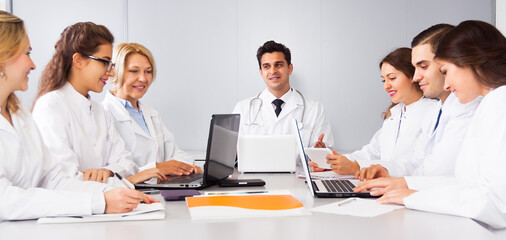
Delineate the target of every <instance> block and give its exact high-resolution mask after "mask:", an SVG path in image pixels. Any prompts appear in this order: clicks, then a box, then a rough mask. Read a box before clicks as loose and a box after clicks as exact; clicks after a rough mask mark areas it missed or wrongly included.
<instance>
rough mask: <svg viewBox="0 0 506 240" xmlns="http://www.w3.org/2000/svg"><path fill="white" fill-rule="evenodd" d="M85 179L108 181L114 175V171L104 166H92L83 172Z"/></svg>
mask: <svg viewBox="0 0 506 240" xmlns="http://www.w3.org/2000/svg"><path fill="white" fill-rule="evenodd" d="M83 175H84V176H83V181H96V182H102V183H107V178H109V177H112V176H113V173H112V172H111V171H110V170H107V169H104V168H99V169H96V168H90V169H88V170H86V171H84V172H83Z"/></svg>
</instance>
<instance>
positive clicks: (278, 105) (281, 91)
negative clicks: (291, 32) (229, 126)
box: [234, 41, 334, 147]
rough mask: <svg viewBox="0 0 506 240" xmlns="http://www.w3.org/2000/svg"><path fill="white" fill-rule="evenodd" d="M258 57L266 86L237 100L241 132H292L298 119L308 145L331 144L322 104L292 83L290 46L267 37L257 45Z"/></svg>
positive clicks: (305, 144)
mask: <svg viewBox="0 0 506 240" xmlns="http://www.w3.org/2000/svg"><path fill="white" fill-rule="evenodd" d="M257 59H258V65H259V66H260V70H259V71H260V75H261V76H262V78H263V79H264V81H265V84H266V85H267V89H265V90H264V91H262V92H260V93H259V94H257V95H256V96H255V97H251V98H248V99H245V100H242V101H240V102H239V103H237V104H236V106H235V108H234V113H239V114H241V126H240V128H239V134H240V135H289V134H292V124H293V122H294V119H297V121H298V122H299V128H301V130H300V132H301V137H302V140H303V142H304V146H305V147H311V146H315V147H325V145H326V146H327V147H331V146H332V145H333V143H334V139H333V137H332V130H331V127H330V122H329V120H328V119H327V117H326V116H325V111H324V109H323V106H322V104H320V103H318V102H316V101H314V100H311V99H307V98H304V96H303V95H302V93H300V92H299V91H297V90H294V89H293V88H291V87H290V74H292V71H293V65H292V63H291V54H290V49H288V48H287V47H286V46H285V45H283V44H280V43H277V42H274V41H268V42H266V43H264V45H263V46H261V47H260V48H259V49H258V52H257ZM323 143H324V144H323Z"/></svg>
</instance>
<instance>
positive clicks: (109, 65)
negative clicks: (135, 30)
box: [86, 56, 116, 72]
mask: <svg viewBox="0 0 506 240" xmlns="http://www.w3.org/2000/svg"><path fill="white" fill-rule="evenodd" d="M86 57H87V58H91V59H93V60H97V61H99V62H102V63H103V64H105V69H106V71H107V72H110V71H111V70H113V69H114V66H116V64H115V63H113V62H112V61H109V60H106V59H102V58H98V57H94V56H86Z"/></svg>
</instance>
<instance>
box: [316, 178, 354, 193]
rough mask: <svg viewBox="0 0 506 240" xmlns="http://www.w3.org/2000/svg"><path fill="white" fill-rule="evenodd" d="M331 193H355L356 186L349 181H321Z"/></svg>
mask: <svg viewBox="0 0 506 240" xmlns="http://www.w3.org/2000/svg"><path fill="white" fill-rule="evenodd" d="M321 181H322V183H323V185H324V186H325V188H327V191H329V192H353V188H354V187H355V185H353V183H351V182H350V181H349V180H321Z"/></svg>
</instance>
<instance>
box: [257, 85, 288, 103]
mask: <svg viewBox="0 0 506 240" xmlns="http://www.w3.org/2000/svg"><path fill="white" fill-rule="evenodd" d="M261 95H263V97H264V99H265V101H267V102H270V103H272V101H274V99H277V98H276V97H275V96H274V95H273V94H272V93H271V92H270V91H269V89H265V90H264V94H261ZM292 95H293V88H290V90H288V92H286V93H285V94H283V96H281V97H280V98H279V99H281V100H283V102H285V103H286V102H287V101H288V100H290V97H292Z"/></svg>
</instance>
